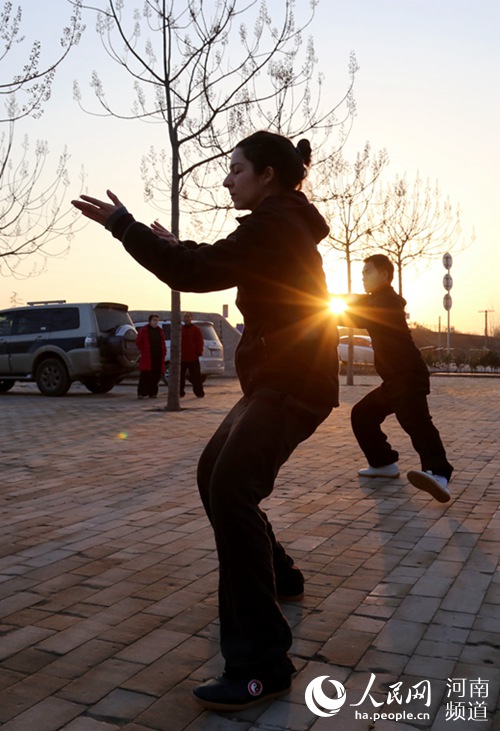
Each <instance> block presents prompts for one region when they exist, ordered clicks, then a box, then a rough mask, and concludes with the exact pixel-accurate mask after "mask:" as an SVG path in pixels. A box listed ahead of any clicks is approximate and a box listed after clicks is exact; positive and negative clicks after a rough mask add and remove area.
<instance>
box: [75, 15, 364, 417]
mask: <svg viewBox="0 0 500 731" xmlns="http://www.w3.org/2000/svg"><path fill="white" fill-rule="evenodd" d="M316 3H317V0H312V2H311V3H310V6H309V11H308V15H307V17H306V19H305V21H304V23H303V24H302V26H301V27H300V28H299V27H298V26H297V25H296V21H295V15H296V13H295V0H283V1H282V2H281V3H280V6H279V9H273V12H274V14H275V17H274V18H273V19H271V17H270V15H269V13H268V11H267V7H266V5H265V3H264V2H262V3H257V2H256V1H255V0H247V1H246V2H245V1H244V0H219V1H218V2H214V3H213V4H211V9H210V10H208V9H207V3H204V2H203V0H148V1H147V2H146V3H145V4H144V6H143V9H142V11H139V10H135V11H134V13H133V14H130V15H128V16H126V15H125V5H124V2H123V0H102V2H101V6H100V7H99V8H98V9H97V30H98V32H99V34H100V37H101V40H102V43H103V45H104V48H105V49H106V51H107V53H108V55H109V56H110V58H111V59H112V60H113V61H115V62H116V63H117V64H118V65H119V66H120V67H121V68H122V69H123V70H124V71H126V72H127V73H128V74H129V75H130V76H131V77H132V80H133V86H134V103H133V105H132V108H131V109H130V110H129V111H118V110H117V107H116V105H112V104H111V103H109V102H108V100H107V97H106V94H105V92H104V85H103V83H102V81H101V79H100V77H99V75H98V74H97V73H96V72H94V73H93V74H92V86H93V89H94V92H95V94H96V97H97V99H98V101H99V104H100V110H99V113H100V114H104V115H113V116H115V117H119V118H122V119H141V120H143V121H145V122H160V123H163V124H165V125H166V126H165V137H166V142H167V143H168V144H167V150H168V151H167V152H165V151H164V150H163V151H161V152H157V151H156V150H154V149H152V150H151V151H150V153H149V155H146V156H145V158H144V160H143V164H142V169H141V172H142V175H143V178H144V181H145V188H146V195H147V197H148V198H149V199H150V200H152V201H153V202H154V203H156V204H157V205H162V201H163V200H164V199H165V196H168V200H169V206H168V207H169V209H170V229H171V230H172V231H173V233H174V234H176V235H178V234H179V229H180V220H181V216H185V215H186V214H193V219H194V220H196V215H198V216H199V215H201V214H206V212H208V211H214V210H219V211H222V212H223V211H224V209H225V205H224V204H223V203H221V202H220V200H219V196H218V193H217V191H216V189H214V187H213V185H214V182H213V181H214V180H216V179H217V180H219V179H220V176H219V175H218V176H215V175H214V172H216V171H217V167H218V166H219V165H220V164H221V159H222V158H223V157H224V156H226V155H227V154H228V153H229V151H230V150H231V149H232V148H233V147H234V144H235V142H236V140H237V139H238V138H239V137H241V136H242V134H246V133H247V132H249V131H254V130H255V129H256V128H259V127H264V128H268V129H269V128H270V129H274V130H275V131H281V132H283V133H285V134H287V135H288V136H290V137H296V136H298V135H301V134H304V133H305V132H310V133H315V134H316V135H318V136H320V135H324V136H325V137H327V136H328V135H329V134H330V133H331V130H332V127H333V126H335V125H338V126H339V128H340V129H341V130H342V132H343V134H345V133H346V130H348V128H349V124H350V120H351V119H352V116H353V113H354V102H353V97H352V86H353V81H354V75H355V72H356V70H357V65H356V61H355V59H354V57H351V60H350V66H349V74H350V81H349V83H348V88H347V91H346V93H345V95H344V96H343V98H342V99H341V100H340V101H339V102H338V104H335V105H334V106H333V107H330V108H328V109H326V110H325V109H324V108H323V105H322V102H321V98H322V91H323V78H322V76H321V75H316V73H315V68H316V57H315V53H314V46H313V44H312V41H310V40H309V41H308V42H307V43H306V44H305V45H304V44H303V41H302V35H303V32H304V30H306V29H307V28H308V27H309V26H310V24H311V22H312V19H313V17H314V10H315V6H316ZM92 9H94V10H96V8H95V7H94V8H92ZM276 17H279V21H277V20H276ZM243 21H246V22H243ZM250 23H252V25H253V31H250V30H249V29H248V27H249V25H250ZM143 32H145V33H146V34H147V35H146V36H145V37H144V38H143V36H142V34H143ZM152 39H154V40H152ZM299 62H300V63H299ZM313 86H315V91H316V93H314V89H313ZM75 97H76V99H77V100H78V101H79V103H80V104H81V93H80V90H79V88H78V86H77V85H76V86H75ZM217 185H219V183H218V182H217ZM186 228H187V224H185V223H184V220H183V229H186ZM171 310H172V341H171V343H172V353H171V372H170V376H169V378H170V388H169V394H168V403H167V409H168V410H178V409H179V408H180V405H179V388H178V385H179V363H180V295H179V293H177V292H172V304H171Z"/></svg>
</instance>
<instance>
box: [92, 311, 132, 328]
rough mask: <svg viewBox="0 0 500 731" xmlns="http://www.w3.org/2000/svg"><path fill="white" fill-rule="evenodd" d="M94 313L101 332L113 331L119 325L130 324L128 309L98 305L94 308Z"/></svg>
mask: <svg viewBox="0 0 500 731" xmlns="http://www.w3.org/2000/svg"><path fill="white" fill-rule="evenodd" d="M95 314H96V317H97V323H98V325H99V330H100V331H101V332H113V330H115V329H116V328H117V327H120V325H132V320H131V319H130V316H129V314H128V311H127V310H124V309H122V308H120V307H107V306H103V305H100V306H99V307H96V308H95Z"/></svg>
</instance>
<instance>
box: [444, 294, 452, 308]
mask: <svg viewBox="0 0 500 731" xmlns="http://www.w3.org/2000/svg"><path fill="white" fill-rule="evenodd" d="M451 305H452V301H451V294H445V296H444V297H443V307H444V309H445V310H447V311H448V312H449V311H450V310H451Z"/></svg>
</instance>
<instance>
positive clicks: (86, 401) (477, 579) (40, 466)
mask: <svg viewBox="0 0 500 731" xmlns="http://www.w3.org/2000/svg"><path fill="white" fill-rule="evenodd" d="M375 382H376V379H375V378H374V377H369V376H363V377H357V379H356V385H355V386H354V387H350V388H348V387H343V389H342V406H341V408H340V409H338V410H336V411H335V412H334V414H333V415H332V416H331V417H330V419H329V420H328V421H327V422H326V423H325V424H324V425H323V426H322V427H321V429H320V430H319V431H318V432H317V434H316V435H314V437H312V438H311V439H310V440H309V441H308V442H307V443H306V444H304V445H302V446H301V447H300V448H299V449H298V450H297V452H296V453H295V454H294V455H293V457H292V459H291V460H290V461H289V462H288V464H287V465H285V467H284V469H283V470H282V473H281V475H280V477H279V479H278V485H277V489H276V491H275V493H274V495H273V497H272V498H271V499H270V500H268V502H267V508H268V509H269V513H270V515H271V517H272V520H273V523H274V525H275V528H276V529H277V532H278V534H279V537H280V538H281V540H282V541H283V542H285V543H286V544H287V545H288V547H289V550H290V552H291V553H292V554H293V555H294V557H295V558H296V559H297V561H298V562H299V564H300V565H301V567H302V568H303V569H304V571H305V573H306V576H307V596H306V599H305V600H304V602H303V603H302V604H299V605H292V604H288V605H284V611H285V613H286V616H287V617H288V619H289V621H290V623H291V624H292V625H293V629H294V637H295V641H294V645H293V648H292V652H293V656H294V659H295V662H296V664H297V666H298V668H299V673H298V676H297V678H296V680H295V682H294V685H293V689H292V692H291V693H290V695H289V696H286V697H285V698H284V699H281V700H279V701H276V702H274V703H267V704H263V705H261V706H258V707H255V708H253V709H251V710H249V711H247V712H245V713H240V714H226V715H222V714H213V713H208V712H203V711H202V710H200V708H199V706H198V705H197V704H196V703H195V701H194V700H193V699H192V698H191V696H190V690H191V688H192V687H193V686H194V685H195V684H197V683H199V682H200V681H203V680H205V679H206V678H209V677H211V676H213V675H214V674H216V673H218V672H219V671H220V669H221V658H220V656H219V654H218V643H217V634H218V632H217V604H216V578H217V561H216V557H215V555H214V545H213V540H212V536H211V531H210V529H209V527H208V525H207V521H206V519H205V517H204V515H203V512H202V509H201V507H200V503H199V500H198V496H197V493H196V488H195V470H196V461H197V457H198V455H199V453H200V450H201V448H202V446H203V444H204V443H205V442H206V440H207V438H208V436H209V435H210V434H211V432H212V431H213V430H214V428H215V426H216V425H217V423H218V422H219V421H220V420H221V418H222V417H223V415H224V414H225V413H226V411H227V410H228V408H229V406H230V405H231V404H232V403H233V402H234V401H235V400H236V398H237V396H238V393H239V390H238V386H237V383H236V382H235V381H232V380H214V381H209V382H208V386H207V397H206V398H205V399H204V400H203V401H198V400H196V399H194V398H193V397H192V396H191V395H188V396H187V397H186V399H185V400H184V402H183V405H184V407H185V409H184V410H183V411H181V412H179V413H166V412H164V411H161V410H160V409H159V406H160V402H151V401H148V402H144V401H140V402H139V401H137V400H136V398H135V390H134V387H133V386H120V387H119V388H117V389H116V390H115V391H113V392H112V393H110V394H107V395H105V396H96V395H92V394H89V393H88V392H86V391H85V390H84V389H83V388H82V387H79V386H74V387H73V388H72V390H71V391H70V393H69V394H68V396H66V397H64V398H60V399H50V398H44V397H43V396H41V395H40V394H38V392H37V391H36V389H35V388H34V387H33V386H31V385H20V386H16V388H15V389H14V390H13V391H12V392H10V393H8V394H3V395H1V396H0V409H1V416H2V420H1V427H0V429H1V439H0V465H1V473H0V480H1V490H0V505H1V511H2V512H1V535H0V545H1V550H0V726H1V728H2V731H117V730H118V729H120V730H125V731H181V730H186V731H248V730H250V729H259V730H262V731H280V730H281V729H291V730H292V731H303V730H306V729H312V730H313V731H334V729H335V730H336V729H340V730H341V731H351V729H352V731H357V729H359V730H360V731H362V730H364V729H368V728H375V729H376V730H377V731H399V730H401V731H403V730H407V729H424V728H425V729H432V731H447V730H448V729H449V731H453V730H454V729H467V730H475V729H478V731H481V729H483V730H484V731H493V730H494V729H497V730H498V729H500V710H499V706H498V696H499V687H500V581H499V576H498V573H496V571H497V566H498V556H499V548H500V512H499V494H500V457H499V454H498V445H499V417H500V399H499V397H498V393H499V389H500V381H499V380H496V379H486V378H485V379H466V378H451V377H445V378H435V379H433V394H432V397H431V409H432V411H433V414H434V419H435V422H436V423H437V425H438V427H439V428H440V429H441V431H442V434H443V436H444V438H445V441H446V445H447V447H448V451H449V456H450V459H451V461H452V462H453V463H454V464H455V467H456V472H455V477H454V481H453V483H452V487H453V501H452V502H451V503H449V504H448V505H444V506H443V505H440V504H439V503H437V502H434V501H432V499H430V498H428V497H427V496H426V495H425V494H423V493H418V491H416V490H415V489H414V488H413V487H412V486H411V485H409V484H408V482H407V481H406V479H405V478H404V477H401V478H398V479H396V480H378V481H376V482H373V481H371V482H368V483H367V482H363V481H360V480H359V479H358V477H357V475H356V469H357V468H358V467H359V466H360V464H361V465H362V460H361V459H360V454H359V452H358V449H357V447H356V444H355V442H354V439H353V437H352V434H351V431H350V427H349V409H350V406H351V405H352V403H354V401H356V400H357V399H358V398H360V396H361V395H362V394H364V393H366V391H367V390H368V388H369V387H370V385H372V384H373V383H375ZM387 431H388V433H389V434H390V435H391V436H393V437H394V438H393V443H394V444H395V446H397V448H398V449H400V452H401V467H402V468H403V469H404V470H406V469H408V468H410V467H413V466H418V465H416V461H415V457H414V454H413V452H412V449H411V446H410V444H409V440H408V438H407V437H406V436H405V435H404V434H402V432H401V431H400V430H399V428H398V427H397V424H396V423H395V422H394V421H391V420H390V421H389V422H388V423H387ZM372 674H374V681H373V685H372V687H371V688H370V691H369V696H365V691H366V690H367V688H368V684H369V681H370V678H371V677H372ZM322 675H323V676H329V677H330V678H332V679H336V680H337V681H340V682H341V683H343V684H344V685H345V687H346V689H347V702H346V704H345V705H344V707H343V708H342V709H341V710H340V712H339V714H338V716H335V717H328V718H321V717H319V716H317V715H315V714H313V713H312V712H311V711H310V710H309V709H308V708H307V706H306V704H305V702H304V691H305V688H306V686H307V685H308V684H309V682H310V681H311V680H313V679H314V678H316V677H318V676H322ZM448 678H449V679H452V680H453V681H454V683H453V691H454V694H453V695H452V697H451V700H450V698H447V693H448V689H447V679H448ZM460 679H462V680H463V683H460V682H458V681H459V680H460ZM423 680H428V681H430V685H431V704H430V707H428V708H427V707H426V706H425V704H424V702H425V699H424V698H423V699H421V700H417V699H414V698H413V699H410V700H409V701H408V702H407V694H408V693H409V692H410V694H413V695H414V694H415V689H414V688H413V686H415V685H417V684H418V683H421V681H423ZM486 681H487V682H486ZM396 683H401V686H400V699H401V703H400V704H398V702H397V701H394V702H392V703H391V704H388V702H387V701H388V700H389V699H390V698H391V695H390V693H392V691H391V689H390V686H391V685H394V684H396ZM323 687H324V690H325V691H327V690H328V689H327V688H326V687H325V686H323ZM420 687H421V688H424V687H425V684H423V685H422V686H420ZM330 688H331V689H330V695H333V697H335V696H336V693H335V691H334V689H333V686H330ZM412 689H413V690H412ZM393 690H394V689H393ZM364 696H365V697H364ZM363 697H364V700H363ZM372 699H373V700H372ZM374 702H375V703H382V704H383V705H380V706H375V705H374ZM357 703H358V704H359V705H357V706H356V705H354V704H357ZM450 703H452V705H449V704H450ZM460 703H461V704H462V705H461V706H460V705H459V704H460ZM485 703H486V706H487V712H485V710H484V709H485V706H484V704H485ZM460 709H461V710H460ZM403 711H404V712H406V714H407V716H406V718H405V719H404V720H398V721H392V720H387V719H386V720H380V721H377V722H376V724H375V726H373V723H372V721H371V720H370V719H368V716H373V714H374V713H386V714H391V713H392V714H394V713H396V712H399V713H402V712H403ZM411 712H413V713H415V714H416V713H418V712H426V713H429V716H430V720H423V719H414V720H411V719H409V716H408V714H409V713H411ZM356 713H357V714H358V715H357V716H356V715H355V714H356ZM461 715H463V716H464V717H465V719H466V720H460V716H461Z"/></svg>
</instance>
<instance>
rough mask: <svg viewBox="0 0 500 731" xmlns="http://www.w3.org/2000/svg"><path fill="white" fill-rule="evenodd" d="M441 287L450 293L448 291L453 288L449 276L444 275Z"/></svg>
mask: <svg viewBox="0 0 500 731" xmlns="http://www.w3.org/2000/svg"><path fill="white" fill-rule="evenodd" d="M443 287H444V288H445V289H447V290H448V292H449V291H450V289H451V288H452V287H453V278H452V276H451V274H445V275H444V277H443Z"/></svg>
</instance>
